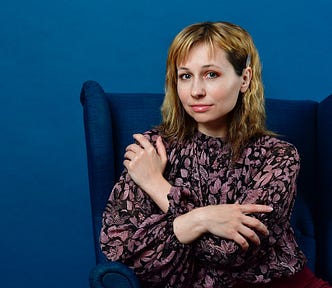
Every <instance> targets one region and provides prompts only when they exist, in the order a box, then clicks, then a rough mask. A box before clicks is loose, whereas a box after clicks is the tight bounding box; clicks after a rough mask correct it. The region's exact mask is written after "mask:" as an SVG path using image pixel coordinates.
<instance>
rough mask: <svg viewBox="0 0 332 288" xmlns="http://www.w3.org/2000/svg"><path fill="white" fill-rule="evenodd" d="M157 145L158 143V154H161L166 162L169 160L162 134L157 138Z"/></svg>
mask: <svg viewBox="0 0 332 288" xmlns="http://www.w3.org/2000/svg"><path fill="white" fill-rule="evenodd" d="M156 145H157V152H158V155H159V156H160V159H161V161H162V162H163V163H166V161H167V154H166V148H165V145H164V143H163V140H162V138H161V137H160V136H159V137H158V138H157V143H156Z"/></svg>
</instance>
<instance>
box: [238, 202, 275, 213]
mask: <svg viewBox="0 0 332 288" xmlns="http://www.w3.org/2000/svg"><path fill="white" fill-rule="evenodd" d="M239 206H240V210H241V212H242V213H269V212H271V211H273V208H272V207H271V206H267V205H261V204H242V205H239Z"/></svg>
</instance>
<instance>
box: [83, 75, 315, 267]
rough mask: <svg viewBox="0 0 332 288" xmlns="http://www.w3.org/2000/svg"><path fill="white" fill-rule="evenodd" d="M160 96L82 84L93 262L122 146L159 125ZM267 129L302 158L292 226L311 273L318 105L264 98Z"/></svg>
mask: <svg viewBox="0 0 332 288" xmlns="http://www.w3.org/2000/svg"><path fill="white" fill-rule="evenodd" d="M162 101H163V94H118V93H114V94H113V93H105V92H104V90H103V89H102V88H101V87H100V85H99V84H98V83H96V82H94V81H88V82H86V83H84V84H83V87H82V92H81V102H82V104H83V107H84V123H85V133H86V145H87V157H88V171H89V184H90V193H91V207H92V215H93V227H94V239H95V245H96V246H95V250H96V260H97V262H98V263H99V262H103V261H104V260H105V259H104V256H103V255H102V253H101V252H100V248H99V232H100V226H101V216H102V212H103V210H104V208H105V205H106V202H107V198H108V196H109V193H110V192H111V189H112V187H113V185H114V183H115V181H116V180H117V179H118V177H119V175H120V173H121V171H122V169H123V165H122V162H123V155H124V149H125V147H126V146H127V145H128V144H130V143H132V141H133V140H132V134H133V133H137V132H144V131H146V130H148V129H150V128H151V127H153V126H155V125H157V124H159V122H160V106H161V104H162ZM266 111H267V125H268V127H269V128H270V129H271V130H273V131H275V132H276V133H278V134H280V136H281V137H282V138H284V139H285V140H287V141H289V142H291V143H293V144H295V145H296V146H297V148H298V150H299V152H300V155H301V158H302V169H301V172H300V177H299V186H298V201H297V202H296V207H295V210H294V213H293V217H292V222H293V226H294V230H295V232H296V235H297V238H298V241H299V244H300V246H301V248H302V249H303V250H304V252H305V254H306V255H307V256H308V258H309V266H310V267H311V268H312V269H315V262H316V243H315V236H314V226H313V225H314V224H313V218H312V209H313V207H311V204H312V203H313V202H312V193H310V191H311V189H313V188H314V187H315V185H316V177H313V176H312V175H315V173H316V169H315V167H316V164H315V159H316V158H315V155H316V113H317V103H316V102H314V101H297V100H277V99H267V100H266Z"/></svg>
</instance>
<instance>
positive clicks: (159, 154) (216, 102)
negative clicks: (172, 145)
mask: <svg viewBox="0 0 332 288" xmlns="http://www.w3.org/2000/svg"><path fill="white" fill-rule="evenodd" d="M178 75H179V76H178V77H179V78H178V87H177V88H178V95H179V98H180V100H181V103H182V105H183V107H184V109H185V110H186V112H187V113H188V114H189V115H190V116H192V117H193V118H194V119H195V120H196V122H197V124H198V130H199V131H200V132H202V133H204V134H206V135H209V136H213V137H223V136H225V134H226V132H227V115H228V113H229V112H230V111H231V110H232V109H233V108H234V106H235V104H236V100H237V97H238V95H239V92H245V91H246V89H248V86H249V83H250V80H251V75H252V71H251V68H250V67H247V68H246V69H244V71H243V74H242V75H241V76H238V75H236V73H235V71H234V68H233V66H232V65H231V64H230V63H229V61H228V60H227V58H226V54H225V52H224V51H223V50H221V49H219V48H216V49H215V50H214V53H213V54H212V55H211V53H209V48H208V47H207V46H206V45H198V46H195V47H194V48H193V49H192V50H191V51H190V53H189V57H188V58H187V59H186V62H185V63H180V65H179V66H178ZM133 137H134V139H135V140H136V141H137V143H138V144H131V145H129V146H128V147H127V149H126V152H125V155H124V156H125V160H124V162H123V163H124V166H125V167H126V168H127V170H128V173H129V175H130V176H131V177H132V179H133V181H134V182H135V183H136V184H137V185H138V186H140V187H141V188H142V189H143V190H144V191H145V192H146V193H147V194H148V195H149V196H150V197H151V199H152V200H153V201H154V202H155V203H156V204H157V205H158V206H159V207H160V209H161V210H162V211H163V212H165V213H166V212H167V210H168V208H169V202H168V198H167V195H168V193H169V191H170V189H171V184H170V183H169V182H168V181H167V180H166V179H165V178H164V176H163V172H164V170H165V167H166V163H167V154H166V149H165V146H164V144H163V142H162V139H161V137H159V138H158V139H157V141H156V148H154V146H153V145H152V144H151V143H150V142H149V141H148V140H147V139H146V138H145V137H144V136H143V135H142V134H134V135H133ZM271 211H272V208H271V207H269V206H266V205H259V204H243V205H240V204H238V203H235V204H220V205H209V206H205V207H199V208H196V209H193V210H192V211H190V212H188V213H186V214H183V215H181V216H178V217H177V218H176V219H175V220H174V223H173V228H174V233H175V235H176V237H177V238H178V240H179V241H180V242H181V243H184V244H189V243H191V242H193V241H194V240H196V239H198V238H199V237H201V236H202V235H203V234H205V233H212V234H214V235H216V236H219V237H221V238H224V239H229V240H233V241H235V242H236V243H237V244H238V245H240V246H241V247H242V249H244V250H247V249H248V247H249V245H250V244H254V245H259V244H260V238H259V236H258V234H259V233H260V234H262V235H268V233H269V232H268V230H267V227H266V226H265V225H264V224H263V223H261V222H260V221H259V220H257V219H256V218H253V217H250V216H247V214H252V213H269V212H271Z"/></svg>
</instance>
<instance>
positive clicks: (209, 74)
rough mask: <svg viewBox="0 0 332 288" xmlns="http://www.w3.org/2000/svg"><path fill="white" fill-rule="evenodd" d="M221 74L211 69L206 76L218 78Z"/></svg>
mask: <svg viewBox="0 0 332 288" xmlns="http://www.w3.org/2000/svg"><path fill="white" fill-rule="evenodd" d="M218 76H219V74H218V73H217V72H214V71H210V72H208V73H206V76H205V77H206V78H209V79H214V78H217V77H218Z"/></svg>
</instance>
